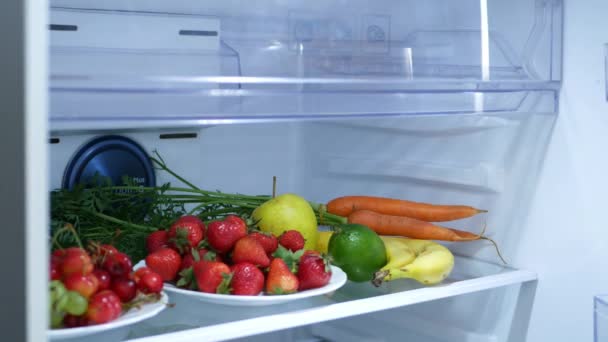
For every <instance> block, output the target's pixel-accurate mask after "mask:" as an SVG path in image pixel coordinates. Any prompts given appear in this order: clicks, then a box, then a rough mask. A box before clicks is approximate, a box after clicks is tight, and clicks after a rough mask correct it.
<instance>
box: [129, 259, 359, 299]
mask: <svg viewBox="0 0 608 342" xmlns="http://www.w3.org/2000/svg"><path fill="white" fill-rule="evenodd" d="M144 265H145V262H144V261H142V262H140V263H138V264H137V265H135V268H139V267H143V266H144ZM346 279H347V278H346V273H344V271H342V270H341V269H340V268H339V267H336V266H333V265H332V266H331V279H330V280H329V283H328V284H327V285H325V286H323V287H319V288H316V289H310V290H305V291H301V292H296V293H292V294H287V295H276V296H270V295H264V294H260V295H258V296H237V295H228V294H215V293H205V292H198V291H192V290H186V289H181V288H179V287H176V286H173V285H171V284H168V283H165V285H164V288H163V289H164V290H165V291H167V292H169V293H171V296H174V295H179V296H186V297H188V298H191V299H196V300H200V301H202V302H208V303H214V304H223V305H232V306H264V305H274V304H281V303H285V302H290V301H292V300H298V299H304V298H310V297H314V296H320V295H324V294H327V293H330V292H333V291H336V290H337V289H339V288H340V287H342V285H344V284H345V283H346Z"/></svg>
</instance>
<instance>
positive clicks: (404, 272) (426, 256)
mask: <svg viewBox="0 0 608 342" xmlns="http://www.w3.org/2000/svg"><path fill="white" fill-rule="evenodd" d="M331 234H332V232H320V233H319V239H318V242H317V251H318V252H321V253H327V246H328V244H329V238H330V237H331ZM380 238H382V241H384V246H385V247H386V259H387V260H388V262H387V263H386V265H384V267H382V268H381V269H380V270H378V272H376V274H375V277H374V280H373V281H372V282H373V284H374V285H376V286H379V285H380V284H381V283H382V282H384V281H390V280H395V279H402V278H409V279H414V280H416V281H418V282H420V283H422V284H425V285H434V284H438V283H440V282H442V281H443V280H444V279H445V278H447V276H448V275H449V274H450V272H451V271H452V269H453V268H454V255H453V254H452V252H450V250H449V249H447V248H446V247H444V246H443V245H440V244H438V243H436V242H433V241H428V240H416V239H408V238H403V237H396V236H380Z"/></svg>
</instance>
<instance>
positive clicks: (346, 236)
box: [328, 224, 386, 282]
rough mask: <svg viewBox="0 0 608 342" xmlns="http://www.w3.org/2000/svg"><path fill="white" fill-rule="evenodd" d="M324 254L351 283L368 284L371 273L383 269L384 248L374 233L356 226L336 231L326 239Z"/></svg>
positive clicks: (366, 228)
mask: <svg viewBox="0 0 608 342" xmlns="http://www.w3.org/2000/svg"><path fill="white" fill-rule="evenodd" d="M328 253H329V255H330V257H331V260H332V263H333V264H334V265H336V266H338V267H340V268H341V269H342V270H343V271H344V273H346V275H347V276H348V279H349V280H351V281H354V282H364V281H369V280H372V278H373V277H374V273H375V272H376V271H378V270H379V269H380V268H382V266H384V265H386V248H385V247H384V242H383V241H382V239H380V237H379V236H378V234H376V232H374V231H373V230H371V229H369V228H368V227H366V226H364V225H360V224H345V225H342V226H339V227H336V230H335V232H334V234H332V236H331V238H330V239H329V246H328Z"/></svg>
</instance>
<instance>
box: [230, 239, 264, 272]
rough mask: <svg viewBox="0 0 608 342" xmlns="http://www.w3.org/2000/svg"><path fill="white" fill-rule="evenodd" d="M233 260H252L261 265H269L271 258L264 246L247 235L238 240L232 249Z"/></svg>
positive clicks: (236, 261)
mask: <svg viewBox="0 0 608 342" xmlns="http://www.w3.org/2000/svg"><path fill="white" fill-rule="evenodd" d="M232 261H233V262H234V263H235V264H238V263H239V262H250V263H252V264H254V265H256V266H259V267H268V265H270V259H269V258H268V255H266V252H265V251H264V247H262V245H260V243H259V242H258V241H257V240H256V239H254V238H252V237H250V236H245V237H243V238H241V239H240V240H239V241H237V242H236V244H235V245H234V249H233V250H232Z"/></svg>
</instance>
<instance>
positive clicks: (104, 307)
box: [86, 290, 122, 324]
mask: <svg viewBox="0 0 608 342" xmlns="http://www.w3.org/2000/svg"><path fill="white" fill-rule="evenodd" d="M121 313H122V304H121V302H120V298H118V296H117V295H116V294H115V293H114V292H112V291H110V290H104V291H101V292H97V293H96V294H94V295H93V297H91V299H90V300H89V307H88V309H87V314H86V318H87V319H88V320H89V322H90V323H92V324H101V323H106V322H109V321H112V320H115V319H116V318H118V317H119V316H120V314H121Z"/></svg>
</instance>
